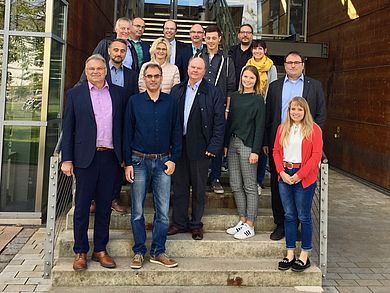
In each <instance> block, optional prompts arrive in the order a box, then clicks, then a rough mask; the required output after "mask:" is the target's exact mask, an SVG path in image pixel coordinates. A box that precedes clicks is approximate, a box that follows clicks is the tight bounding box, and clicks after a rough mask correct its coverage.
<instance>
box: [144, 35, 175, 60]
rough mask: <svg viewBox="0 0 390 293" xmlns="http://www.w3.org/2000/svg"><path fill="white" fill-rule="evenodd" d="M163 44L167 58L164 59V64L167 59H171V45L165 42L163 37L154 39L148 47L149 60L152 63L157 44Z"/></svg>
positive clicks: (154, 58)
mask: <svg viewBox="0 0 390 293" xmlns="http://www.w3.org/2000/svg"><path fill="white" fill-rule="evenodd" d="M161 43H162V44H164V45H165V47H166V48H167V57H165V61H164V63H165V62H168V60H169V58H170V57H171V44H170V43H169V42H168V41H167V40H166V39H164V38H163V37H160V38H158V39H156V40H155V41H154V42H153V43H152V45H151V46H150V50H149V52H150V59H151V61H152V62H156V57H155V56H154V53H155V52H156V50H157V45H158V44H161Z"/></svg>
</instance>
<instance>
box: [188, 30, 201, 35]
mask: <svg viewBox="0 0 390 293" xmlns="http://www.w3.org/2000/svg"><path fill="white" fill-rule="evenodd" d="M203 33H204V32H202V31H190V34H198V35H200V34H203Z"/></svg>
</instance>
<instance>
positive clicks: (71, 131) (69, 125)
mask: <svg viewBox="0 0 390 293" xmlns="http://www.w3.org/2000/svg"><path fill="white" fill-rule="evenodd" d="M109 92H110V95H111V100H112V122H113V123H112V136H113V144H114V151H115V155H116V157H117V159H118V164H119V163H121V162H122V118H123V97H122V89H121V88H120V87H118V86H116V85H113V84H109ZM96 132H97V129H96V122H95V115H94V113H93V107H92V101H91V95H90V92H89V88H88V83H87V82H83V83H82V84H80V85H78V86H76V87H74V88H71V89H70V90H69V91H68V92H67V96H66V107H65V115H64V121H63V129H62V144H61V151H62V161H72V162H73V165H74V166H75V167H77V168H87V167H88V166H89V165H90V164H91V162H92V160H93V157H94V155H95V152H96Z"/></svg>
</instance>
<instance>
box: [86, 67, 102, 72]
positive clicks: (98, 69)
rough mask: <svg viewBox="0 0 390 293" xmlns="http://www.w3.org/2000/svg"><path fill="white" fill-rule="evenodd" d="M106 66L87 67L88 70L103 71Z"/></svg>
mask: <svg viewBox="0 0 390 293" xmlns="http://www.w3.org/2000/svg"><path fill="white" fill-rule="evenodd" d="M104 69H106V68H105V67H87V70H88V71H103V70H104Z"/></svg>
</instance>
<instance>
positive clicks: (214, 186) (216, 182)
mask: <svg viewBox="0 0 390 293" xmlns="http://www.w3.org/2000/svg"><path fill="white" fill-rule="evenodd" d="M211 188H212V189H213V191H214V193H217V194H223V193H224V192H225V190H223V187H222V185H221V183H220V182H219V180H218V179H215V180H214V181H213V182H212V183H211Z"/></svg>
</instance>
